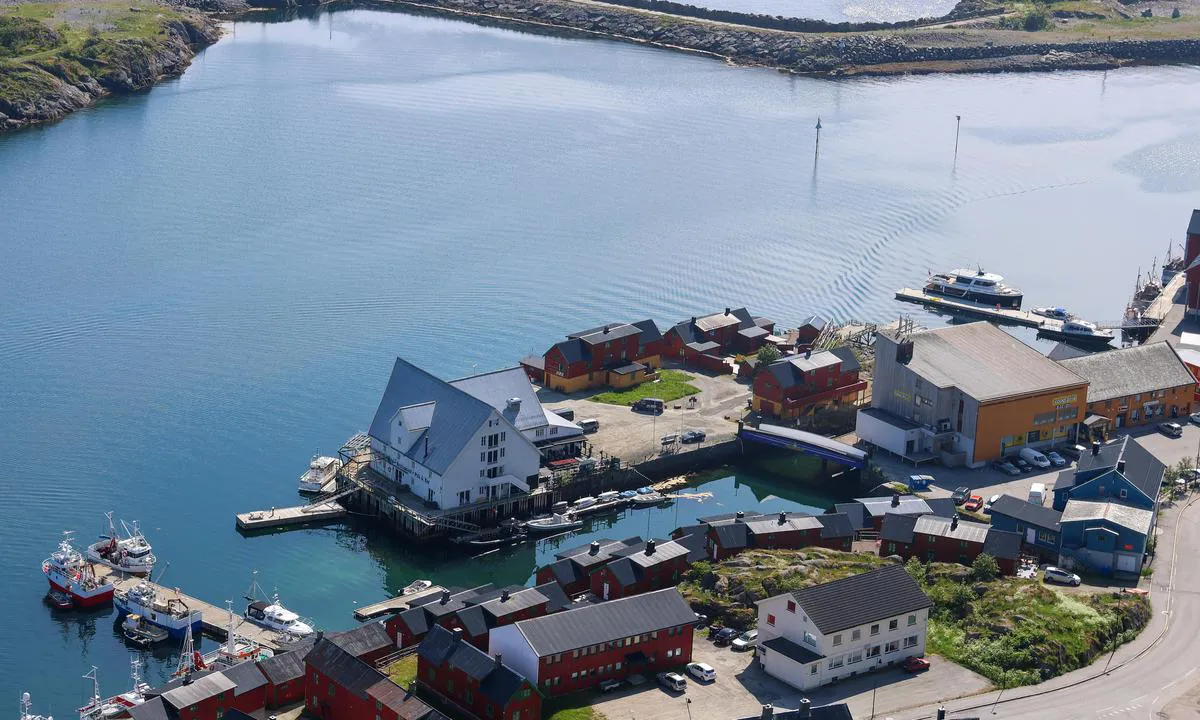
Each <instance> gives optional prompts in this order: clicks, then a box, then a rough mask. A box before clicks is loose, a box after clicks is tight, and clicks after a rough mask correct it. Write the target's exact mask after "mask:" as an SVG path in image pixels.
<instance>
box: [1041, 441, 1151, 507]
mask: <svg viewBox="0 0 1200 720" xmlns="http://www.w3.org/2000/svg"><path fill="white" fill-rule="evenodd" d="M1121 460H1124V461H1125V471H1124V472H1123V473H1122V474H1123V475H1124V476H1125V479H1126V480H1128V481H1129V482H1131V483H1133V485H1134V487H1136V488H1138V489H1139V490H1141V491H1142V492H1144V493H1146V496H1147V497H1149V498H1150V499H1151V500H1153V499H1155V498H1157V497H1158V491H1159V488H1160V487H1161V486H1162V480H1163V473H1165V472H1166V470H1167V466H1166V465H1163V464H1162V463H1161V462H1159V461H1158V458H1156V457H1154V456H1153V455H1151V454H1150V451H1149V450H1147V449H1146V448H1144V447H1143V446H1142V444H1141V443H1139V442H1138V441H1137V440H1135V439H1133V438H1131V437H1129V436H1128V435H1126V436H1124V437H1121V438H1119V439H1118V440H1116V441H1115V442H1111V443H1108V444H1107V445H1101V446H1100V454H1099V455H1093V454H1092V452H1091V449H1090V448H1089V449H1088V451H1087V452H1085V453H1084V454H1083V455H1081V456H1080V457H1079V462H1077V463H1076V464H1075V473H1076V475H1078V473H1081V472H1082V473H1085V474H1086V473H1091V472H1092V471H1103V470H1105V469H1108V468H1116V466H1117V463H1118V462H1120V461H1121ZM1065 472H1066V471H1064V474H1065ZM1097 476H1098V474H1097ZM1075 477H1076V476H1071V484H1067V485H1066V487H1073V486H1074V484H1077V482H1076V480H1075ZM1064 479H1066V478H1063V477H1061V476H1060V478H1059V480H1058V482H1056V483H1055V485H1054V487H1055V489H1057V488H1058V487H1059V483H1062V481H1063V480H1064Z"/></svg>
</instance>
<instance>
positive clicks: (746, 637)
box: [730, 630, 758, 652]
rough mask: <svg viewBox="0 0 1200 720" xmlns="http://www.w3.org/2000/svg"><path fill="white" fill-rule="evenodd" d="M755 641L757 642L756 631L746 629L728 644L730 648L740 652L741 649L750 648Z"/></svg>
mask: <svg viewBox="0 0 1200 720" xmlns="http://www.w3.org/2000/svg"><path fill="white" fill-rule="evenodd" d="M756 642H758V631H757V630H747V631H746V632H744V633H742V634H741V635H738V637H737V640H734V641H733V642H732V643H730V645H731V647H732V649H734V650H737V651H738V652H741V651H742V650H749V649H750V648H752V647H754V644H755V643H756Z"/></svg>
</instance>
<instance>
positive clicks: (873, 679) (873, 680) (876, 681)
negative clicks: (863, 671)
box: [871, 673, 879, 720]
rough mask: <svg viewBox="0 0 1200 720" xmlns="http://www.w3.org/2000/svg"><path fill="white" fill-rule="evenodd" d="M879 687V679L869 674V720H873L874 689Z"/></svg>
mask: <svg viewBox="0 0 1200 720" xmlns="http://www.w3.org/2000/svg"><path fill="white" fill-rule="evenodd" d="M878 687H879V678H878V677H876V676H875V674H874V673H871V720H875V689H876V688H878Z"/></svg>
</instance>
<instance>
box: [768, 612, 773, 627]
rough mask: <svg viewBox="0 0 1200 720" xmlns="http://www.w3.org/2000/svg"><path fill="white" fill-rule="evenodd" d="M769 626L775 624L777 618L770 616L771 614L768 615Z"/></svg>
mask: <svg viewBox="0 0 1200 720" xmlns="http://www.w3.org/2000/svg"><path fill="white" fill-rule="evenodd" d="M767 624H768V625H774V624H775V616H774V615H770V614H768V615H767Z"/></svg>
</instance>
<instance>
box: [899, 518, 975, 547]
mask: <svg viewBox="0 0 1200 720" xmlns="http://www.w3.org/2000/svg"><path fill="white" fill-rule="evenodd" d="M884 522H887V518H884ZM913 532H915V533H917V534H919V535H937V536H938V537H945V538H952V539H954V540H964V541H966V542H971V543H979V544H981V545H982V544H983V542H984V540H986V539H987V532H988V526H987V525H984V524H983V523H977V522H968V521H966V520H959V521H958V522H957V523H955V522H954V519H953V518H943V517H937V516H935V515H922V516H921V517H919V518H917V523H916V525H914V526H913Z"/></svg>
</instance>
